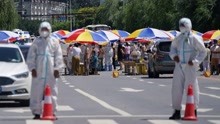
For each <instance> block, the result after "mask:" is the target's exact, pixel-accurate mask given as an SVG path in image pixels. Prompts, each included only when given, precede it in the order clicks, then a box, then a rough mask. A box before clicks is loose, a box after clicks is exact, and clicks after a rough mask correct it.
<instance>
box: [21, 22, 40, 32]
mask: <svg viewBox="0 0 220 124" xmlns="http://www.w3.org/2000/svg"><path fill="white" fill-rule="evenodd" d="M40 23H41V21H39V20H27V19H22V20H21V19H20V21H19V25H18V28H19V29H21V30H23V31H29V33H30V34H35V35H38V29H39V25H40Z"/></svg>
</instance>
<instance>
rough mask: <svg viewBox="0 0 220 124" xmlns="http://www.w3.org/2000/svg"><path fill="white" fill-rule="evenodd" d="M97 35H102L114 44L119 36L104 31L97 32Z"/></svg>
mask: <svg viewBox="0 0 220 124" xmlns="http://www.w3.org/2000/svg"><path fill="white" fill-rule="evenodd" d="M97 33H98V34H100V35H102V36H103V37H105V38H106V39H108V40H109V41H110V42H115V41H118V40H119V38H120V37H119V36H118V35H116V34H114V33H113V32H111V31H104V30H99V31H97Z"/></svg>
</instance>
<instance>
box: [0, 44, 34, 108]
mask: <svg viewBox="0 0 220 124" xmlns="http://www.w3.org/2000/svg"><path fill="white" fill-rule="evenodd" d="M0 70H1V71H0V101H18V102H20V103H21V104H22V105H25V106H26V105H29V99H30V88H31V75H30V72H29V70H28V67H27V64H26V62H25V59H24V56H23V54H22V52H21V50H20V48H19V47H18V46H17V45H15V44H0Z"/></svg>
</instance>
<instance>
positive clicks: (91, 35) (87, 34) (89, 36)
mask: <svg viewBox="0 0 220 124" xmlns="http://www.w3.org/2000/svg"><path fill="white" fill-rule="evenodd" d="M75 41H76V42H79V43H92V44H99V45H105V44H107V43H108V42H109V40H108V39H106V38H105V37H103V36H102V35H100V34H98V33H96V32H91V31H84V32H81V33H80V34H79V35H78V36H77V38H76V40H75Z"/></svg>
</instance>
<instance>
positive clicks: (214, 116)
mask: <svg viewBox="0 0 220 124" xmlns="http://www.w3.org/2000/svg"><path fill="white" fill-rule="evenodd" d="M168 115H169V114H166V115H131V116H122V115H60V116H57V117H58V118H63V119H65V118H94V119H97V118H104V119H106V118H157V119H158V118H161V119H162V118H164V119H167V118H168V117H169V116H168ZM32 117H33V116H24V115H21V116H0V119H30V118H32ZM199 118H207V119H210V118H216V119H219V118H220V115H199Z"/></svg>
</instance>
